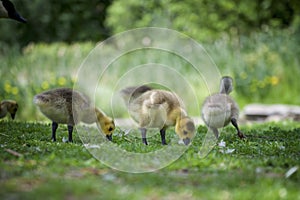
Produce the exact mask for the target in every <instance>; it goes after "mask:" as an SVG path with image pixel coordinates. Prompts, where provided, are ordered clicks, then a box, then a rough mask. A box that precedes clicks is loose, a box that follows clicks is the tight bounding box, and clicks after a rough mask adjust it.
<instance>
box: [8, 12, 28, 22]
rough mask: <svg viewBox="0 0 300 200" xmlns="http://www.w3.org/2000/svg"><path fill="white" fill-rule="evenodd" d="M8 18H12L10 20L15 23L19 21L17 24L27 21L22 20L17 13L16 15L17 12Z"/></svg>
mask: <svg viewBox="0 0 300 200" xmlns="http://www.w3.org/2000/svg"><path fill="white" fill-rule="evenodd" d="M10 18H12V19H14V20H17V21H19V22H22V23H26V22H27V20H26V19H24V18H23V17H22V16H21V15H19V13H17V12H14V13H13V14H12V15H11V16H10Z"/></svg>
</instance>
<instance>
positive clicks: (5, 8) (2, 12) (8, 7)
mask: <svg viewBox="0 0 300 200" xmlns="http://www.w3.org/2000/svg"><path fill="white" fill-rule="evenodd" d="M0 18H10V19H13V20H16V21H19V22H22V23H26V19H24V18H23V17H22V16H21V15H20V14H19V13H18V12H17V11H16V9H15V6H14V4H13V3H12V2H10V1H9V0H1V2H0Z"/></svg>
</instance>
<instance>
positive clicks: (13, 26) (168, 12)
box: [0, 0, 300, 46]
mask: <svg viewBox="0 0 300 200" xmlns="http://www.w3.org/2000/svg"><path fill="white" fill-rule="evenodd" d="M13 2H14V4H15V6H16V8H17V10H18V11H19V12H20V14H21V15H22V16H24V17H25V18H27V20H28V23H27V24H26V25H24V24H20V23H18V22H12V21H10V20H1V21H0V23H1V32H0V37H1V41H0V45H3V43H4V44H10V45H11V44H19V45H21V46H25V45H27V44H28V43H30V42H55V41H64V42H73V41H99V40H103V39H105V38H107V37H109V36H111V34H114V33H118V32H121V31H126V30H129V29H132V28H137V27H146V26H159V27H167V28H171V29H175V30H177V31H180V32H182V33H185V34H187V35H189V36H191V37H192V38H194V39H197V40H201V41H207V40H214V39H217V38H219V37H223V36H231V37H235V36H237V35H245V34H246V35H247V34H249V33H252V32H255V31H261V30H263V31H267V30H269V29H273V28H278V29H283V28H287V27H290V26H294V27H299V24H300V17H299V16H300V15H299V14H300V6H299V3H298V1H297V0H284V1H275V0H253V1H240V0H225V1H224V0H215V1H209V0H185V1H177V0H163V1H159V0H148V1H138V0H128V1H122V0H97V1H89V2H88V3H87V2H86V1H84V0H63V1H59V0H52V1H39V0H32V1H30V2H26V1H21V0H13ZM12 36H13V37H12Z"/></svg>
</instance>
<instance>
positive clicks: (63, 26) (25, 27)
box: [0, 0, 111, 46]
mask: <svg viewBox="0 0 300 200" xmlns="http://www.w3.org/2000/svg"><path fill="white" fill-rule="evenodd" d="M12 2H13V3H14V4H15V7H16V8H17V10H18V11H19V13H20V14H21V15H22V16H23V17H24V18H26V19H27V20H28V22H27V24H20V23H18V22H12V21H10V20H1V21H0V23H1V32H0V37H1V41H0V45H1V43H6V44H10V45H11V44H20V45H22V46H24V45H27V44H28V43H30V42H55V41H65V42H72V41H83V40H84V41H99V40H103V39H104V38H106V37H108V36H109V35H108V33H109V32H108V30H107V28H106V27H105V26H104V24H103V22H104V20H105V17H106V8H107V7H108V6H109V5H110V4H111V0H98V1H89V2H87V1H85V0H63V1H60V0H52V1H40V0H32V1H30V2H29V1H21V0H12Z"/></svg>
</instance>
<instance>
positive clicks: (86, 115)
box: [33, 88, 115, 142]
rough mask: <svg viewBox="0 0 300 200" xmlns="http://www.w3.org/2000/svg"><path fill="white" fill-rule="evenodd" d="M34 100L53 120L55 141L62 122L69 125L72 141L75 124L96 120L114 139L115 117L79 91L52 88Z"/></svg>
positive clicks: (89, 122) (70, 140)
mask: <svg viewBox="0 0 300 200" xmlns="http://www.w3.org/2000/svg"><path fill="white" fill-rule="evenodd" d="M33 102H34V103H35V104H36V105H37V106H38V108H39V109H40V111H41V112H42V113H43V114H44V115H45V116H46V117H47V118H49V119H50V120H52V140H53V141H56V129H57V127H58V124H59V123H61V124H67V125H68V133H69V140H68V141H69V142H72V141H73V139H72V132H73V126H75V125H76V124H78V123H79V122H83V123H87V124H92V123H95V122H96V123H97V126H98V127H99V125H100V128H101V130H102V131H103V133H104V134H105V135H106V137H107V139H109V140H110V141H111V140H112V132H113V130H114V129H115V124H114V121H113V119H112V118H110V117H108V116H106V115H105V114H104V113H103V112H102V111H101V110H100V109H98V108H95V107H93V106H92V105H91V102H90V99H89V98H88V97H87V96H85V95H84V94H82V93H80V92H78V91H75V90H72V89H70V88H57V89H52V90H49V91H46V92H43V93H41V94H38V95H36V96H34V99H33Z"/></svg>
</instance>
